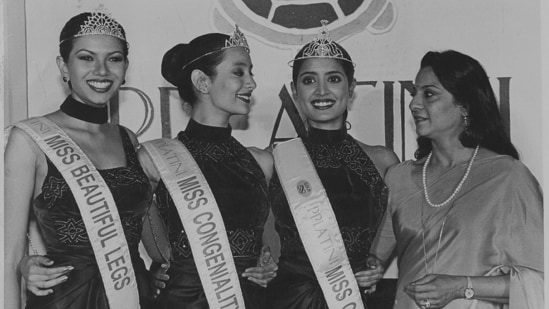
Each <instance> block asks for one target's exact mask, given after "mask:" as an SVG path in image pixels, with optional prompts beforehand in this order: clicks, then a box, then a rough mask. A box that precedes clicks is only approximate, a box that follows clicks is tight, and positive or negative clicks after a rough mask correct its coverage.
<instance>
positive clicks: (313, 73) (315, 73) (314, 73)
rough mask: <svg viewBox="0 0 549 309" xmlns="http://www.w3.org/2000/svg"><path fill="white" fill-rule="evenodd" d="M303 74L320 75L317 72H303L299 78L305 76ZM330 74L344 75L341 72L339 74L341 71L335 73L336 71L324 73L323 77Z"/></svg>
mask: <svg viewBox="0 0 549 309" xmlns="http://www.w3.org/2000/svg"><path fill="white" fill-rule="evenodd" d="M305 74H312V75H320V74H318V72H316V71H305V72H303V73H301V74H299V77H301V76H303V75H305ZM330 74H340V75H345V73H343V72H341V71H337V70H336V71H328V72H326V73H324V75H330Z"/></svg>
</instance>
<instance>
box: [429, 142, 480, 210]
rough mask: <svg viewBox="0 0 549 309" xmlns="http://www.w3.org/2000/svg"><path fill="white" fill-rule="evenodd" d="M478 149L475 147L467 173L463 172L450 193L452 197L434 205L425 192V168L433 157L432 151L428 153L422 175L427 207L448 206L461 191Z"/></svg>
mask: <svg viewBox="0 0 549 309" xmlns="http://www.w3.org/2000/svg"><path fill="white" fill-rule="evenodd" d="M478 149H479V146H478V145H477V147H476V148H475V151H474V152H473V156H472V157H471V160H470V161H469V165H468V166H467V171H465V175H463V177H462V178H461V181H460V182H459V184H458V185H457V187H456V189H455V190H454V192H453V193H452V195H450V197H449V198H447V199H446V200H445V201H444V202H442V203H440V204H434V203H433V202H431V199H429V193H428V191H427V166H428V165H429V162H431V157H432V156H433V152H432V151H431V152H430V153H429V156H427V160H425V163H423V173H422V178H423V195H424V196H425V200H426V201H427V204H429V206H431V207H434V208H439V207H442V206H444V205H446V204H448V203H449V202H450V201H451V200H452V199H453V198H454V197H455V196H456V194H457V193H458V192H459V190H461V187H462V186H463V183H464V182H465V179H467V176H469V173H470V172H471V166H473V161H474V160H475V158H476V156H477V153H478Z"/></svg>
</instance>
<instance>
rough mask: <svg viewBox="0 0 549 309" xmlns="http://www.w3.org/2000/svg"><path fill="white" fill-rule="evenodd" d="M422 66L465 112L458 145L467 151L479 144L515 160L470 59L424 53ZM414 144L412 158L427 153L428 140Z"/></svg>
mask: <svg viewBox="0 0 549 309" xmlns="http://www.w3.org/2000/svg"><path fill="white" fill-rule="evenodd" d="M426 67H430V68H432V70H433V72H434V73H435V75H436V76H437V78H438V80H439V81H440V83H441V84H442V86H443V87H444V88H445V89H446V90H448V92H450V93H451V94H452V95H453V96H454V98H455V100H456V102H457V104H459V105H460V106H462V107H463V108H465V110H466V111H467V116H468V120H469V121H468V122H469V125H468V127H467V128H466V130H464V131H463V132H462V133H461V135H460V136H459V140H460V142H461V144H462V145H463V146H465V147H469V148H473V147H476V146H477V145H480V146H482V147H484V148H487V149H490V150H492V151H494V152H496V153H498V154H504V155H509V156H512V157H513V158H515V159H517V160H518V159H519V155H518V152H517V150H516V148H515V146H513V144H512V143H511V139H510V138H509V136H507V134H506V133H505V128H504V125H503V121H502V119H501V116H500V114H499V109H498V105H497V100H496V96H495V95H494V91H493V90H492V86H491V85H490V82H489V80H488V76H487V75H486V71H484V68H483V67H482V65H481V64H480V63H479V62H478V61H477V60H475V59H473V58H472V57H470V56H467V55H465V54H462V53H459V52H457V51H453V50H448V51H443V52H434V51H430V52H428V53H427V54H425V56H423V59H422V60H421V69H423V68H426ZM417 143H418V149H417V150H416V152H415V157H416V159H420V158H423V157H425V156H427V155H428V154H429V152H431V149H432V145H431V141H430V140H429V139H428V138H426V137H419V138H418V139H417Z"/></svg>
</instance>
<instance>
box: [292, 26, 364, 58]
mask: <svg viewBox="0 0 549 309" xmlns="http://www.w3.org/2000/svg"><path fill="white" fill-rule="evenodd" d="M320 23H322V29H321V30H320V33H319V34H318V36H316V37H315V38H314V39H313V40H312V41H311V42H309V43H307V44H306V45H305V47H304V48H303V54H302V55H301V56H300V57H297V58H295V59H293V60H291V61H290V62H288V64H289V65H292V63H293V62H294V61H297V60H304V59H309V58H332V59H339V60H343V61H347V62H350V63H352V64H353V65H354V62H353V61H352V60H351V59H350V58H348V57H345V55H344V54H343V51H342V50H341V48H340V47H339V46H338V44H337V43H336V42H334V41H332V39H331V38H330V35H329V33H328V30H327V27H326V26H327V25H328V21H327V20H321V21H320Z"/></svg>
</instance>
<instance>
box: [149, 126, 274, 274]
mask: <svg viewBox="0 0 549 309" xmlns="http://www.w3.org/2000/svg"><path fill="white" fill-rule="evenodd" d="M177 139H178V140H179V141H181V142H182V143H183V144H184V145H185V146H186V147H187V149H188V150H189V151H190V153H191V155H192V156H193V158H194V160H195V161H196V162H197V164H198V166H199V167H200V169H201V171H202V173H203V174H204V176H205V178H206V180H207V181H208V184H209V186H210V188H211V189H212V193H213V195H214V197H215V200H216V202H217V205H218V207H219V210H220V212H221V215H222V217H223V221H224V224H225V228H226V229H227V234H228V237H229V242H230V245H231V251H232V253H233V256H235V257H238V256H247V257H252V256H253V257H257V256H258V254H259V252H260V250H261V235H262V233H263V225H264V223H265V221H266V219H267V216H268V212H269V208H268V199H267V185H266V182H265V175H264V174H263V171H262V170H261V168H260V167H259V165H258V163H257V162H256V161H255V159H254V158H253V156H252V155H251V153H250V152H249V151H248V150H247V149H246V148H245V147H244V146H242V145H241V144H240V143H239V142H238V141H236V140H235V139H234V138H233V137H232V136H231V128H230V127H228V128H219V127H211V126H205V125H202V124H199V123H197V122H196V121H194V120H192V119H191V120H190V121H189V124H188V126H187V128H186V130H185V131H184V132H180V133H179V134H178V136H177ZM156 196H157V201H158V208H159V210H160V213H161V215H162V217H163V219H164V221H165V222H166V224H167V228H168V235H169V240H170V243H171V245H172V249H173V255H174V263H175V264H177V263H178V261H181V260H185V259H189V258H190V257H191V256H192V253H191V249H190V247H189V240H188V238H187V234H186V233H185V231H184V229H183V226H182V224H181V220H180V219H179V214H178V213H177V210H176V209H175V206H174V204H173V201H172V199H171V197H170V196H169V194H168V192H167V189H166V187H165V185H164V184H163V183H162V182H161V183H160V184H159V185H158V188H157V190H156Z"/></svg>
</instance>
